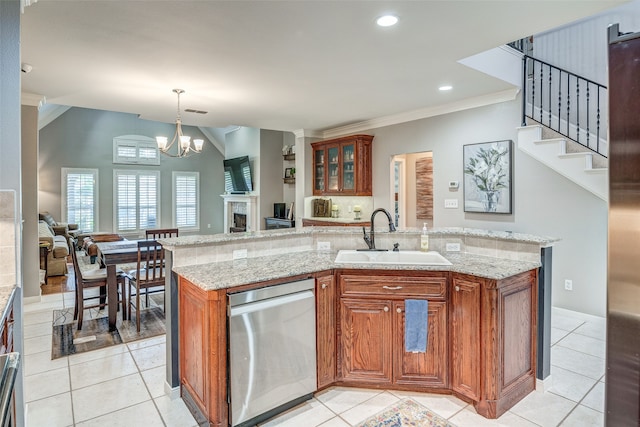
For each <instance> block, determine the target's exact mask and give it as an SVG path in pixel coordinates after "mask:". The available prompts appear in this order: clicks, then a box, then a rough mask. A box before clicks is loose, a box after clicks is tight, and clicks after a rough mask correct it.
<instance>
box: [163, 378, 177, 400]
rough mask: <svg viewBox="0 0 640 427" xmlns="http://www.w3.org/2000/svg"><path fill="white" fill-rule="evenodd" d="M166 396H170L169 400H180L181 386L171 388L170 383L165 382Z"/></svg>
mask: <svg viewBox="0 0 640 427" xmlns="http://www.w3.org/2000/svg"><path fill="white" fill-rule="evenodd" d="M164 394H166V395H167V396H169V399H171V400H174V399H179V398H180V386H178V387H171V386H170V385H169V383H168V382H166V381H165V382H164Z"/></svg>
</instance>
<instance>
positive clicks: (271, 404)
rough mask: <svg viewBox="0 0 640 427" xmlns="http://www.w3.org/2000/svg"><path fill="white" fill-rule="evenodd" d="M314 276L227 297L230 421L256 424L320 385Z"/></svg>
mask: <svg viewBox="0 0 640 427" xmlns="http://www.w3.org/2000/svg"><path fill="white" fill-rule="evenodd" d="M315 319H316V316H315V294H314V280H313V279H306V280H301V281H296V282H290V283H284V284H281V285H275V286H269V287H266V288H260V289H256V290H252V291H247V292H241V293H237V294H232V295H230V296H229V385H230V395H231V411H230V412H231V425H232V426H242V427H244V426H253V425H256V424H257V423H258V422H261V421H264V420H266V419H268V418H271V417H272V416H274V415H275V414H277V413H279V412H282V411H284V410H286V409H289V408H291V407H293V406H295V405H297V404H299V403H300V402H303V401H305V400H307V399H310V398H311V397H312V395H313V393H314V392H315V390H316V388H317V380H316V320H315Z"/></svg>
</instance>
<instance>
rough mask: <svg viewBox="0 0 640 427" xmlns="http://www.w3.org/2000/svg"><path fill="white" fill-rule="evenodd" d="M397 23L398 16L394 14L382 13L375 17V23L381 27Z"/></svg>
mask: <svg viewBox="0 0 640 427" xmlns="http://www.w3.org/2000/svg"><path fill="white" fill-rule="evenodd" d="M397 23H398V17H397V16H394V15H384V16H381V17H380V18H378V19H376V24H378V25H380V26H381V27H390V26H392V25H396V24H397Z"/></svg>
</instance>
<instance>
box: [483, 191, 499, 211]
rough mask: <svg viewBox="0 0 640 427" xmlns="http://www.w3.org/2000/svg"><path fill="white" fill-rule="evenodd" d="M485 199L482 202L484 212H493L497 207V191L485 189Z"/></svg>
mask: <svg viewBox="0 0 640 427" xmlns="http://www.w3.org/2000/svg"><path fill="white" fill-rule="evenodd" d="M484 197H485V200H484V201H483V202H482V203H483V205H484V211H485V212H495V211H496V210H497V209H498V192H497V191H485V192H484Z"/></svg>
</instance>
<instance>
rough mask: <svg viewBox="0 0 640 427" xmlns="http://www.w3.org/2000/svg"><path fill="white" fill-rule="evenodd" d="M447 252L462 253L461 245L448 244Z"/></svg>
mask: <svg viewBox="0 0 640 427" xmlns="http://www.w3.org/2000/svg"><path fill="white" fill-rule="evenodd" d="M446 249H447V252H460V243H447V244H446Z"/></svg>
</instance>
